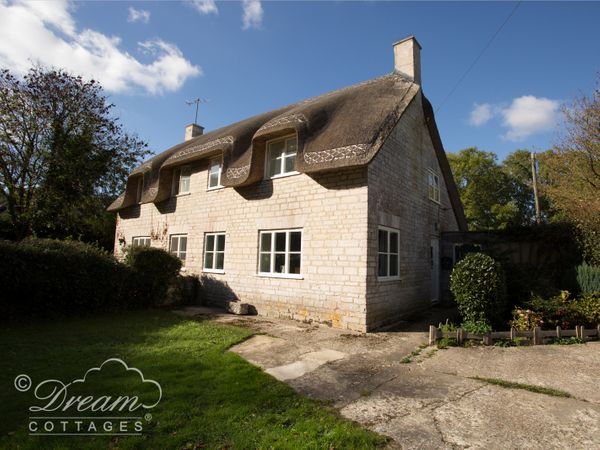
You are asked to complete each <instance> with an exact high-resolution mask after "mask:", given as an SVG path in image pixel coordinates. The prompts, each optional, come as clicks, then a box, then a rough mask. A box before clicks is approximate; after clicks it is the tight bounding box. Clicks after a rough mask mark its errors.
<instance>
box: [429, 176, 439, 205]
mask: <svg viewBox="0 0 600 450" xmlns="http://www.w3.org/2000/svg"><path fill="white" fill-rule="evenodd" d="M427 184H428V193H429V199H430V200H433V201H434V202H436V203H439V202H440V176H439V175H438V174H437V173H435V172H434V171H433V170H431V169H429V170H427Z"/></svg>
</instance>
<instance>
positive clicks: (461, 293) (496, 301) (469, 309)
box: [450, 253, 506, 326]
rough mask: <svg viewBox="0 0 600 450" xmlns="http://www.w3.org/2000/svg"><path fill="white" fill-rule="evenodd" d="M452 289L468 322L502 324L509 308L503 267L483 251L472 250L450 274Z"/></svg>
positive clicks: (463, 316) (459, 309)
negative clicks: (503, 316)
mask: <svg viewBox="0 0 600 450" xmlns="http://www.w3.org/2000/svg"><path fill="white" fill-rule="evenodd" d="M450 290H451V291H452V294H453V295H454V298H455V300H456V304H457V305H458V311H459V312H460V315H461V316H462V319H463V321H464V322H469V323H475V324H477V326H483V325H499V324H500V322H501V320H502V314H503V313H504V310H505V309H506V282H505V279H504V272H503V270H502V266H501V265H500V263H498V262H497V261H496V260H494V259H493V258H491V257H490V256H488V255H485V254H483V253H469V254H468V255H467V256H465V257H464V258H463V259H462V260H461V261H459V262H458V263H457V264H456V266H454V269H453V270H452V274H451V276H450Z"/></svg>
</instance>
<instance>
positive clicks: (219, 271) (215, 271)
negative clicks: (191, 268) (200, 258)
mask: <svg viewBox="0 0 600 450" xmlns="http://www.w3.org/2000/svg"><path fill="white" fill-rule="evenodd" d="M202 272H205V273H219V274H221V275H222V274H224V273H225V271H224V270H221V269H202Z"/></svg>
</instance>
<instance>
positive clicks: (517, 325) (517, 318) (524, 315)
mask: <svg viewBox="0 0 600 450" xmlns="http://www.w3.org/2000/svg"><path fill="white" fill-rule="evenodd" d="M512 314H513V319H512V320H511V321H510V322H509V325H510V326H511V328H514V329H515V330H519V331H527V330H532V329H534V328H535V327H541V326H542V325H543V324H544V320H543V318H542V315H541V314H540V313H537V312H535V311H532V310H531V309H523V308H516V309H514V310H513V313H512Z"/></svg>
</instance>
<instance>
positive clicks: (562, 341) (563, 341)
mask: <svg viewBox="0 0 600 450" xmlns="http://www.w3.org/2000/svg"><path fill="white" fill-rule="evenodd" d="M550 343H551V344H555V345H573V344H585V339H582V338H578V337H575V336H571V337H564V338H559V337H556V338H553V339H552V340H551V341H550Z"/></svg>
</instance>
